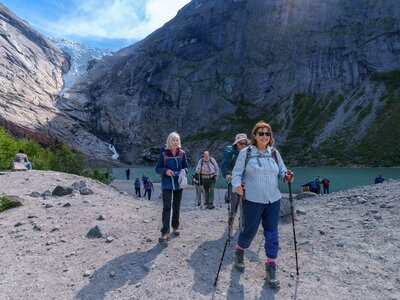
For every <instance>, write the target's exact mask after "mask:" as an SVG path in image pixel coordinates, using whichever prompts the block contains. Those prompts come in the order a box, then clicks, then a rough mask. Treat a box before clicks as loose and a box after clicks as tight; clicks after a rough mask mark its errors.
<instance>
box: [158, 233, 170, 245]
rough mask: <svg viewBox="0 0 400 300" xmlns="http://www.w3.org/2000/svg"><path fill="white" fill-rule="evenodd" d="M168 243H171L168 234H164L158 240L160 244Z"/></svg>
mask: <svg viewBox="0 0 400 300" xmlns="http://www.w3.org/2000/svg"><path fill="white" fill-rule="evenodd" d="M168 241H169V234H168V233H163V234H162V235H161V237H160V238H158V242H159V243H160V244H163V243H168Z"/></svg>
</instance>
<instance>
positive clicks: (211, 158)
mask: <svg viewBox="0 0 400 300" xmlns="http://www.w3.org/2000/svg"><path fill="white" fill-rule="evenodd" d="M210 162H211V164H212V165H213V166H214V169H216V167H215V159H214V158H213V157H210Z"/></svg>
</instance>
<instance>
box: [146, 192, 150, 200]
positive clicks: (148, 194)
mask: <svg viewBox="0 0 400 300" xmlns="http://www.w3.org/2000/svg"><path fill="white" fill-rule="evenodd" d="M146 192H147V197H148V198H147V199H149V200H151V190H146Z"/></svg>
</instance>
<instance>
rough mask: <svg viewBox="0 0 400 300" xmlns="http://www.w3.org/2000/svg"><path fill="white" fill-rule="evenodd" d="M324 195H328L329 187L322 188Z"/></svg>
mask: <svg viewBox="0 0 400 300" xmlns="http://www.w3.org/2000/svg"><path fill="white" fill-rule="evenodd" d="M324 194H329V186H324Z"/></svg>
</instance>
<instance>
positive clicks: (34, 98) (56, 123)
mask: <svg viewBox="0 0 400 300" xmlns="http://www.w3.org/2000/svg"><path fill="white" fill-rule="evenodd" d="M0 58H1V59H0V125H1V126H4V127H5V128H6V129H7V130H8V131H10V132H11V133H12V134H14V135H16V136H19V137H25V138H30V139H34V140H36V141H38V142H40V143H42V144H46V145H49V144H53V143H57V142H61V141H63V142H65V143H67V144H69V145H70V146H72V147H73V148H75V149H76V150H78V151H80V152H83V153H85V154H86V155H87V156H89V157H90V158H91V159H103V160H107V159H111V154H112V153H111V152H110V150H109V148H108V145H107V144H105V143H104V142H102V141H101V140H99V139H98V138H97V137H95V136H94V135H92V134H90V133H89V132H87V131H86V130H85V129H84V128H83V127H82V126H81V125H80V124H78V123H77V122H76V121H74V120H73V119H71V118H70V117H69V116H67V115H66V114H64V113H63V112H61V111H60V110H59V109H58V108H56V107H55V105H54V100H55V98H56V96H57V95H58V93H59V92H60V91H61V89H62V88H63V80H62V73H63V72H65V71H67V70H68V69H69V61H68V60H67V59H66V57H65V56H64V54H63V52H62V51H61V50H60V49H59V48H57V47H56V46H55V45H54V44H53V43H52V42H51V41H50V40H48V39H47V38H45V37H44V36H42V35H41V34H40V33H38V32H37V31H35V30H33V29H32V28H31V27H30V26H29V24H28V23H26V22H24V21H22V20H21V19H19V18H18V17H17V16H16V15H14V14H13V13H12V12H11V11H10V10H8V9H7V8H6V7H4V6H3V5H2V4H0Z"/></svg>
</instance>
